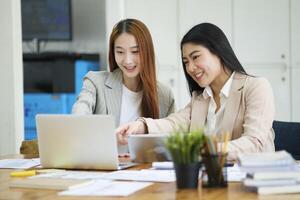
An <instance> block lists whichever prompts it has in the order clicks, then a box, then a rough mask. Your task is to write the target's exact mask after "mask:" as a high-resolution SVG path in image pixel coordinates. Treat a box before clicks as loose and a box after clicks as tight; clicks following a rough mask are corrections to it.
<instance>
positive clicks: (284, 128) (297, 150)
mask: <svg viewBox="0 0 300 200" xmlns="http://www.w3.org/2000/svg"><path fill="white" fill-rule="evenodd" d="M273 129H274V131H275V150H276V151H279V150H286V151H287V152H289V153H290V154H292V156H293V157H294V158H295V159H296V160H300V123H298V122H282V121H274V122H273Z"/></svg>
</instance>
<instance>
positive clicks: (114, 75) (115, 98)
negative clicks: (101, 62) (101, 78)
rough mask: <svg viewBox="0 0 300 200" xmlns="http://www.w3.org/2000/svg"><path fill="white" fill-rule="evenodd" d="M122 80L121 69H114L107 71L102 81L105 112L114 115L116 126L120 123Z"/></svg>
mask: <svg viewBox="0 0 300 200" xmlns="http://www.w3.org/2000/svg"><path fill="white" fill-rule="evenodd" d="M122 80H123V77H122V71H121V70H120V69H115V70H114V71H113V72H111V73H109V75H108V77H107V79H106V81H105V83H104V84H105V88H104V93H105V97H106V105H107V114H110V115H113V116H114V117H115V122H116V126H119V123H120V112H121V102H122Z"/></svg>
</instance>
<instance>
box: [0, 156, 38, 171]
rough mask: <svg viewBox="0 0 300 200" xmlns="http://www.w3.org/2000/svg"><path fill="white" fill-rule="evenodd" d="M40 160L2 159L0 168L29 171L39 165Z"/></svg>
mask: <svg viewBox="0 0 300 200" xmlns="http://www.w3.org/2000/svg"><path fill="white" fill-rule="evenodd" d="M40 164H41V162H40V159H39V158H34V159H3V160H0V168H2V169H29V168H31V167H35V166H38V165H40Z"/></svg>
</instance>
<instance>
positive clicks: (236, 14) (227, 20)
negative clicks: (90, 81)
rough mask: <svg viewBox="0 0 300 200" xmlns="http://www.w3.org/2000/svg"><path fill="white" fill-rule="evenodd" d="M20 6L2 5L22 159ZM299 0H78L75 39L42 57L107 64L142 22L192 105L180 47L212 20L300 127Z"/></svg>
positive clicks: (4, 64) (0, 125)
mask: <svg viewBox="0 0 300 200" xmlns="http://www.w3.org/2000/svg"><path fill="white" fill-rule="evenodd" d="M20 3H21V1H20V0H1V1H0V26H1V35H0V36H1V37H0V91H1V103H0V112H1V116H0V155H2V154H8V153H16V152H18V150H19V146H20V142H21V141H22V140H23V137H24V118H23V116H24V111H23V110H24V108H23V104H24V102H23V65H22V51H23V52H29V51H30V45H32V44H30V43H24V42H23V43H22V36H21V13H20ZM299 13H300V1H299V0H153V1H148V0H72V15H73V17H72V21H73V22H72V23H73V40H72V41H69V42H48V43H47V44H46V45H43V43H42V44H41V51H76V52H93V53H95V52H99V53H100V66H107V61H106V57H107V53H106V52H107V43H108V38H109V34H110V31H111V29H112V27H113V25H114V24H115V23H116V22H117V21H119V20H120V19H122V18H128V17H133V18H137V19H140V20H142V21H143V22H144V23H145V24H146V25H147V26H148V27H149V29H150V31H151V33H152V36H153V40H154V46H155V51H156V58H157V64H158V69H157V72H158V73H157V74H158V79H159V80H160V81H162V82H164V83H166V84H167V85H169V86H170V87H171V88H172V89H173V92H174V95H175V99H176V105H177V108H182V107H183V106H184V105H186V104H187V103H188V101H189V94H188V92H187V86H186V82H185V79H184V76H183V71H182V66H181V60H180V51H179V43H180V39H181V37H182V36H183V35H184V34H185V32H186V31H187V30H188V29H190V28H191V27H192V26H193V25H195V24H197V23H201V22H212V23H215V24H217V25H218V26H220V27H221V28H222V29H223V30H224V32H225V34H226V35H227V37H228V39H229V40H230V42H231V44H232V46H233V48H234V50H235V52H236V54H237V57H238V58H239V59H240V61H241V62H242V64H243V66H244V67H245V69H246V70H247V72H249V73H250V74H253V75H258V76H260V75H261V76H265V77H266V78H267V79H268V80H269V81H270V82H271V84H272V87H273V91H274V95H275V104H276V119H277V120H284V121H300V105H299V103H298V102H300V94H299V91H300V83H299V82H300V80H299V78H298V77H299V76H300V16H299V15H300V14H299Z"/></svg>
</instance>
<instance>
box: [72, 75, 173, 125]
mask: <svg viewBox="0 0 300 200" xmlns="http://www.w3.org/2000/svg"><path fill="white" fill-rule="evenodd" d="M122 82H123V76H122V71H121V70H120V69H116V70H114V71H113V72H106V71H105V72H92V71H91V72H89V73H87V75H86V76H85V77H84V79H83V86H82V90H81V92H80V94H79V95H78V97H77V100H76V102H75V103H74V105H73V108H72V113H73V114H111V115H113V116H114V118H115V124H116V126H119V123H120V112H121V103H122V84H123V83H122ZM157 90H158V101H159V117H160V118H163V117H167V116H168V115H169V114H171V113H173V112H174V109H175V106H174V96H173V93H172V91H171V89H169V88H168V87H166V86H164V85H163V84H161V83H159V82H158V83H157Z"/></svg>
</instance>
